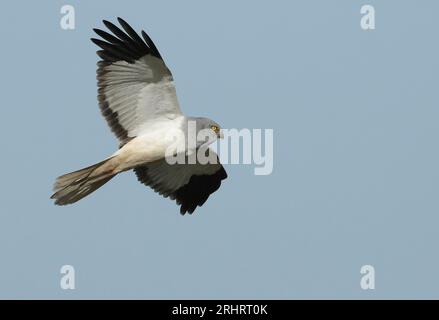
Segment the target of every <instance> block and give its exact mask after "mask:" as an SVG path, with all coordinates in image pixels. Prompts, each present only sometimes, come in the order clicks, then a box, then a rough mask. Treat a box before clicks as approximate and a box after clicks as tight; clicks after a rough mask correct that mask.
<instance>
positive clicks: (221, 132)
mask: <svg viewBox="0 0 439 320" xmlns="http://www.w3.org/2000/svg"><path fill="white" fill-rule="evenodd" d="M216 136H217V137H218V138H220V139H224V134H223V131H222V130H220V131H219V132H218V134H217V135H216Z"/></svg>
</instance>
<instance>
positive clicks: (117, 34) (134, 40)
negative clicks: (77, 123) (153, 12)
mask: <svg viewBox="0 0 439 320" xmlns="http://www.w3.org/2000/svg"><path fill="white" fill-rule="evenodd" d="M118 21H119V23H120V25H121V26H122V28H123V30H124V31H122V30H121V29H119V28H118V27H117V26H115V25H114V24H112V23H111V22H108V21H105V20H104V21H103V22H104V24H105V26H106V27H107V28H108V29H109V30H110V31H111V32H112V33H113V34H114V35H112V34H110V33H107V32H105V31H102V30H99V29H94V31H95V32H96V33H97V34H98V35H99V36H100V37H101V38H102V39H104V40H105V41H103V40H99V39H94V38H93V39H91V40H92V41H93V42H94V43H95V44H96V45H98V46H99V47H101V48H102V50H99V51H97V54H98V55H99V57H101V59H102V60H101V61H99V62H98V70H97V79H98V100H99V106H100V109H101V112H102V115H103V116H104V117H105V119H106V120H107V123H108V125H109V126H110V128H111V130H112V131H113V132H114V133H115V135H116V137H117V138H118V139H119V140H120V141H121V143H122V144H123V143H125V142H127V141H128V140H129V139H130V138H133V137H136V136H138V135H139V134H141V133H142V131H143V130H146V129H147V128H148V126H149V124H150V123H155V122H157V121H161V120H168V119H174V118H176V117H178V116H180V115H181V111H180V107H179V104H178V100H177V94H176V90H175V86H174V83H173V78H172V74H171V72H170V71H169V69H168V68H167V67H166V65H165V63H164V61H163V59H162V57H161V55H160V53H159V51H158V50H157V48H156V46H155V45H154V43H153V42H152V40H151V38H149V36H148V35H147V34H146V33H145V31H142V37H143V39H142V38H140V36H139V35H138V34H137V33H136V32H135V31H134V30H133V28H131V27H130V25H128V23H126V22H125V21H124V20H123V19H121V18H118Z"/></svg>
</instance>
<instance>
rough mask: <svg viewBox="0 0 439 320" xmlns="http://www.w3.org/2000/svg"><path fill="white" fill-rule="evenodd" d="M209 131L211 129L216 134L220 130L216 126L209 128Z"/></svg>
mask: <svg viewBox="0 0 439 320" xmlns="http://www.w3.org/2000/svg"><path fill="white" fill-rule="evenodd" d="M210 129H212V130H213V131H214V132H215V133H218V132H219V130H220V129H219V128H218V127H217V126H211V127H210Z"/></svg>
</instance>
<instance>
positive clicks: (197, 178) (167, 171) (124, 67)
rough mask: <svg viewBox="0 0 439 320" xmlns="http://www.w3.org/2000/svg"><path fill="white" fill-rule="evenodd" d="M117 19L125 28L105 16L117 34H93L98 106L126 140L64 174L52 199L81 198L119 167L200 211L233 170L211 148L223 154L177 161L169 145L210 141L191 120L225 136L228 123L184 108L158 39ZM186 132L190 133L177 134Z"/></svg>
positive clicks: (186, 208) (191, 149)
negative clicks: (193, 137)
mask: <svg viewBox="0 0 439 320" xmlns="http://www.w3.org/2000/svg"><path fill="white" fill-rule="evenodd" d="M118 21H119V24H120V26H121V27H122V29H121V28H119V27H117V26H116V25H114V24H113V23H111V22H109V21H105V20H104V21H103V23H104V25H105V26H106V27H107V28H108V30H109V31H110V32H111V33H112V34H110V33H108V32H106V31H103V30H100V29H94V31H95V32H96V34H98V35H99V36H100V37H101V38H102V39H103V40H101V39H94V38H93V39H91V41H93V42H94V43H95V44H96V45H97V46H99V47H100V48H101V50H99V51H97V54H98V56H99V57H100V59H101V60H100V61H99V62H98V68H97V80H98V101H99V107H100V110H101V113H102V115H103V117H104V118H105V120H106V121H107V123H108V125H109V126H110V128H111V131H112V132H113V133H114V134H115V135H116V137H117V138H118V139H119V142H120V145H119V149H118V150H117V151H116V152H115V153H114V154H113V155H111V156H110V157H108V158H106V159H105V160H103V161H101V162H99V163H96V164H94V165H92V166H89V167H87V168H84V169H81V170H78V171H74V172H71V173H67V174H65V175H62V176H60V177H58V178H57V179H56V181H55V184H54V187H53V189H54V194H53V195H52V197H51V198H52V199H54V200H55V204H57V205H67V204H71V203H74V202H76V201H78V200H80V199H82V198H84V197H85V196H87V195H89V194H90V193H92V192H93V191H95V190H96V189H98V188H99V187H101V186H102V185H104V184H105V183H106V182H108V181H109V180H111V179H112V178H113V177H115V176H116V175H118V174H119V173H122V172H125V171H129V170H133V171H134V172H135V174H136V175H137V179H138V180H139V181H140V182H141V183H143V184H145V185H146V186H149V187H151V188H152V189H153V190H154V191H155V192H158V193H159V194H161V195H163V196H164V197H169V198H170V199H173V200H176V202H177V204H178V205H180V213H181V214H185V213H193V212H194V210H195V209H196V208H197V207H198V206H202V205H203V204H204V203H205V202H206V200H207V199H208V198H209V196H210V195H211V194H212V193H214V192H215V191H216V190H218V188H219V187H220V185H221V181H222V180H224V179H226V178H227V173H226V171H225V170H224V168H223V166H222V165H221V164H220V162H219V159H218V156H217V155H216V154H215V153H214V152H213V150H211V149H209V148H207V152H208V153H209V154H210V156H213V157H214V158H215V159H216V161H210V162H208V163H204V162H203V163H201V162H200V161H198V159H197V160H196V161H195V162H188V161H185V162H184V163H180V162H179V163H175V164H170V163H169V161H167V158H166V154H167V153H166V152H167V150H169V148H170V146H171V145H172V144H174V146H175V145H176V146H177V147H176V150H180V152H182V153H184V154H185V157H187V155H188V154H193V153H196V152H197V151H198V150H200V148H201V147H205V144H203V142H205V141H201V142H200V141H197V142H196V143H195V144H194V145H191V146H190V145H189V144H188V143H187V136H188V131H189V125H188V123H190V122H192V123H194V124H195V130H196V133H198V132H200V130H208V131H209V132H211V133H212V135H213V136H214V138H215V139H216V138H219V137H221V136H222V132H221V128H220V126H219V125H218V124H217V123H216V122H215V121H212V120H210V119H207V118H200V117H188V116H185V115H184V114H183V113H182V112H181V110H180V107H179V104H178V100H177V94H176V90H175V86H174V81H173V77H172V74H171V72H170V71H169V69H168V68H167V67H166V65H165V63H164V61H163V58H162V56H161V55H160V53H159V51H158V50H157V47H156V46H155V45H154V43H153V42H152V40H151V38H150V37H149V36H148V35H147V34H146V33H145V31H142V32H141V35H142V38H143V39H142V38H141V37H140V36H139V35H138V34H137V33H136V32H135V31H134V30H133V28H132V27H131V26H130V25H129V24H128V23H126V22H125V21H124V20H123V19H121V18H118ZM181 133H183V139H181V138H180V139H179V138H175V137H181ZM171 137H172V138H171ZM211 142H212V141H210V142H209V143H211ZM181 150H183V151H181Z"/></svg>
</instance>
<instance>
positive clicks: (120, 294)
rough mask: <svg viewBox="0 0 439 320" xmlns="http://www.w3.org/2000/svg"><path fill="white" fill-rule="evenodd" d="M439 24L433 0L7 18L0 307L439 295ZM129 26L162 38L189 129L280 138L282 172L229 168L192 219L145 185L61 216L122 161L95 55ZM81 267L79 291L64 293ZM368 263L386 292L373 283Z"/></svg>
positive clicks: (111, 187)
mask: <svg viewBox="0 0 439 320" xmlns="http://www.w3.org/2000/svg"><path fill="white" fill-rule="evenodd" d="M63 4H72V5H73V6H74V7H75V9H76V29H75V30H73V31H65V30H62V29H61V28H60V26H59V21H60V18H61V14H60V8H61V6H62V5H63ZM363 4H372V5H374V6H375V10H376V30H374V31H363V30H362V29H361V28H360V18H361V15H360V8H361V6H362V5H363ZM437 12H439V2H437V1H433V0H430V1H428V0H425V1H414V0H411V1H408V0H407V1H403V0H387V1H372V0H364V1H351V0H338V1H336V0H332V1H327V0H319V1H317V0H314V1H309V0H306V1H305V0H301V1H290V0H288V1H287V0H285V1H280V0H278V1H254V0H252V1H250V0H247V1H231V0H227V1H225V0H222V1H202V0H196V1H195V0H185V1H123V2H122V1H44V2H43V1H38V2H37V1H7V2H4V3H3V4H2V12H1V19H0V36H1V39H2V45H1V50H0V57H1V59H0V64H1V76H0V81H1V83H0V84H1V88H2V89H1V97H2V102H1V105H2V108H1V110H2V117H1V119H2V120H1V126H0V131H1V136H2V151H1V160H0V161H1V167H2V173H1V178H0V192H1V201H0V255H1V258H0V298H57V299H63V298H68V299H76V298H189V299H190V298H365V299H366V298H439V274H438V270H439V257H438V248H437V247H438V243H439V232H438V226H439V197H438V192H439V169H438V163H439V151H438V137H439V125H438V120H439V105H438V102H439V97H438V92H439V90H438V89H437V87H438V84H439V79H438V74H439V59H438V57H439V45H438V41H439V40H438V39H439V38H438V34H439V28H438V22H437V21H438V18H437ZM117 16H121V17H123V18H124V19H126V20H127V21H128V22H129V23H130V24H131V25H132V26H133V27H134V28H135V29H136V30H141V29H145V30H146V31H147V32H148V33H149V34H150V36H151V37H152V38H153V40H154V41H155V43H156V45H157V46H158V48H159V50H160V51H161V53H162V55H163V57H164V58H165V60H166V63H167V64H168V66H169V68H170V69H171V70H172V72H173V74H174V78H175V80H176V85H177V90H178V94H179V99H180V103H181V105H182V109H183V110H184V112H185V113H187V114H189V115H195V116H198V115H200V116H202V115H204V116H208V117H210V118H212V119H215V120H217V121H218V122H219V123H221V124H222V125H223V126H224V127H226V128H250V129H252V128H272V129H274V139H275V141H274V171H273V174H272V175H269V176H255V175H254V174H253V167H252V166H251V165H229V166H226V169H227V171H228V173H229V178H228V179H227V180H226V182H225V183H223V186H222V187H221V189H220V190H219V191H218V192H217V193H215V194H214V195H213V196H212V197H211V198H210V199H209V201H208V202H207V203H206V204H205V205H204V206H203V207H202V208H199V209H198V210H197V211H196V212H195V214H194V215H193V216H189V215H188V216H184V217H183V216H181V215H180V214H179V213H178V207H177V206H176V205H175V203H174V202H172V201H169V200H167V199H163V198H161V197H160V196H159V195H157V194H155V193H154V192H153V191H151V190H150V189H148V188H146V187H145V186H143V185H141V184H140V183H138V182H137V180H136V178H135V176H134V174H133V173H126V174H124V175H121V176H119V177H117V178H116V179H114V180H112V181H111V182H110V183H109V184H108V185H106V186H105V187H103V188H102V189H101V190H99V191H98V192H96V193H95V194H93V195H92V196H90V197H88V198H86V199H84V200H83V201H81V202H79V203H77V204H75V205H73V206H68V207H56V206H54V205H53V203H52V201H51V200H50V199H49V196H50V195H51V187H52V184H53V181H54V179H55V177H56V176H58V175H60V174H62V173H65V172H68V171H72V170H75V169H79V168H81V167H83V166H86V165H89V164H92V163H94V162H97V161H99V160H101V159H103V158H104V157H106V156H108V155H109V154H111V153H112V152H113V151H114V150H115V149H116V147H117V142H116V139H115V138H114V137H113V135H112V134H111V132H110V130H109V129H108V128H107V126H106V124H105V122H104V120H103V119H102V118H101V116H100V113H99V109H98V106H97V98H96V79H95V69H96V62H97V60H98V57H97V56H96V55H95V51H96V47H95V45H94V44H93V43H91V42H90V40H89V38H90V37H92V36H93V32H92V28H94V27H102V26H103V25H102V22H101V20H102V19H108V20H111V21H115V18H116V17H117ZM66 264H70V265H73V266H74V267H75V270H76V289H75V290H73V291H65V290H62V289H61V288H60V285H59V282H60V278H61V274H60V268H61V266H62V265H66ZM365 264H370V265H373V266H374V267H375V271H376V284H375V285H376V289H375V290H374V291H363V290H362V289H361V287H360V278H361V274H360V268H361V266H362V265H365Z"/></svg>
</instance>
